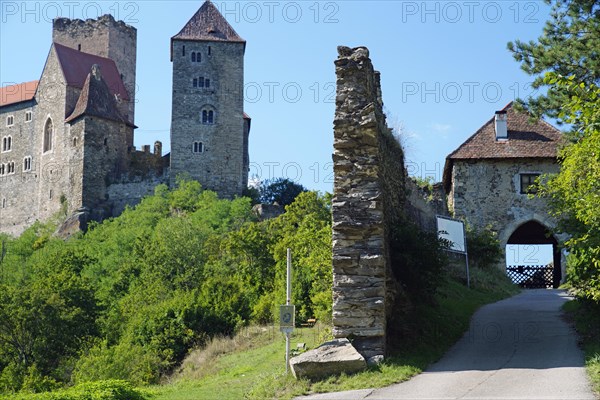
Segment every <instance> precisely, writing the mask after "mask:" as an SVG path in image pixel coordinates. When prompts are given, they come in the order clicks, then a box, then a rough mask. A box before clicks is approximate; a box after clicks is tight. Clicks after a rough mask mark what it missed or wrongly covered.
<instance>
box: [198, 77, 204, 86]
mask: <svg viewBox="0 0 600 400" xmlns="http://www.w3.org/2000/svg"><path fill="white" fill-rule="evenodd" d="M198 83H199V84H200V87H204V77H203V76H201V77H200V79H198Z"/></svg>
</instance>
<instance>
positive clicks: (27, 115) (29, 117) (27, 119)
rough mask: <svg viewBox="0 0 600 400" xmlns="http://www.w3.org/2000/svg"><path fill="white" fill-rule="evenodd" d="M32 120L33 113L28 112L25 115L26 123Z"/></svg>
mask: <svg viewBox="0 0 600 400" xmlns="http://www.w3.org/2000/svg"><path fill="white" fill-rule="evenodd" d="M31 119H32V113H31V111H27V112H26V113H25V122H31Z"/></svg>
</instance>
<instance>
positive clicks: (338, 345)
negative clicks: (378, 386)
mask: <svg viewBox="0 0 600 400" xmlns="http://www.w3.org/2000/svg"><path fill="white" fill-rule="evenodd" d="M290 368H291V370H292V374H293V375H294V376H295V377H296V378H308V379H319V378H323V377H327V376H329V375H335V374H340V373H342V372H343V373H346V374H352V373H355V372H359V371H362V370H364V369H365V368H367V362H366V361H365V358H364V357H363V356H362V355H361V354H360V353H359V352H358V351H356V349H355V348H354V347H353V346H352V344H351V343H350V341H349V340H348V339H335V340H332V341H330V342H326V343H323V344H322V345H321V346H319V347H317V348H316V349H314V350H310V351H307V352H306V353H303V354H301V355H299V356H297V357H293V358H292V359H291V360H290Z"/></svg>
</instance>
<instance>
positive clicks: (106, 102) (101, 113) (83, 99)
mask: <svg viewBox="0 0 600 400" xmlns="http://www.w3.org/2000/svg"><path fill="white" fill-rule="evenodd" d="M83 115H89V116H94V117H100V118H106V119H109V120H112V121H118V122H122V123H126V124H129V123H128V121H127V119H126V118H124V117H123V116H122V115H121V113H120V112H119V110H118V108H117V104H116V101H115V98H114V96H113V95H112V94H111V93H110V90H109V88H108V85H107V84H106V82H105V80H104V78H103V76H102V70H101V68H99V70H96V71H94V68H92V72H90V73H88V75H87V78H86V80H85V83H84V84H83V88H82V89H81V94H80V95H79V99H78V100H77V104H76V105H75V109H74V110H73V112H72V113H71V115H70V116H69V117H68V118H67V119H65V122H71V121H73V120H74V119H76V118H78V117H80V116H83Z"/></svg>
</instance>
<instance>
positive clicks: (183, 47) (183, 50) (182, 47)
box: [181, 46, 185, 57]
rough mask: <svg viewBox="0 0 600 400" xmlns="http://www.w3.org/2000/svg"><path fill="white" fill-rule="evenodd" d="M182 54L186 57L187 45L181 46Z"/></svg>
mask: <svg viewBox="0 0 600 400" xmlns="http://www.w3.org/2000/svg"><path fill="white" fill-rule="evenodd" d="M181 55H182V56H183V57H185V46H181Z"/></svg>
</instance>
